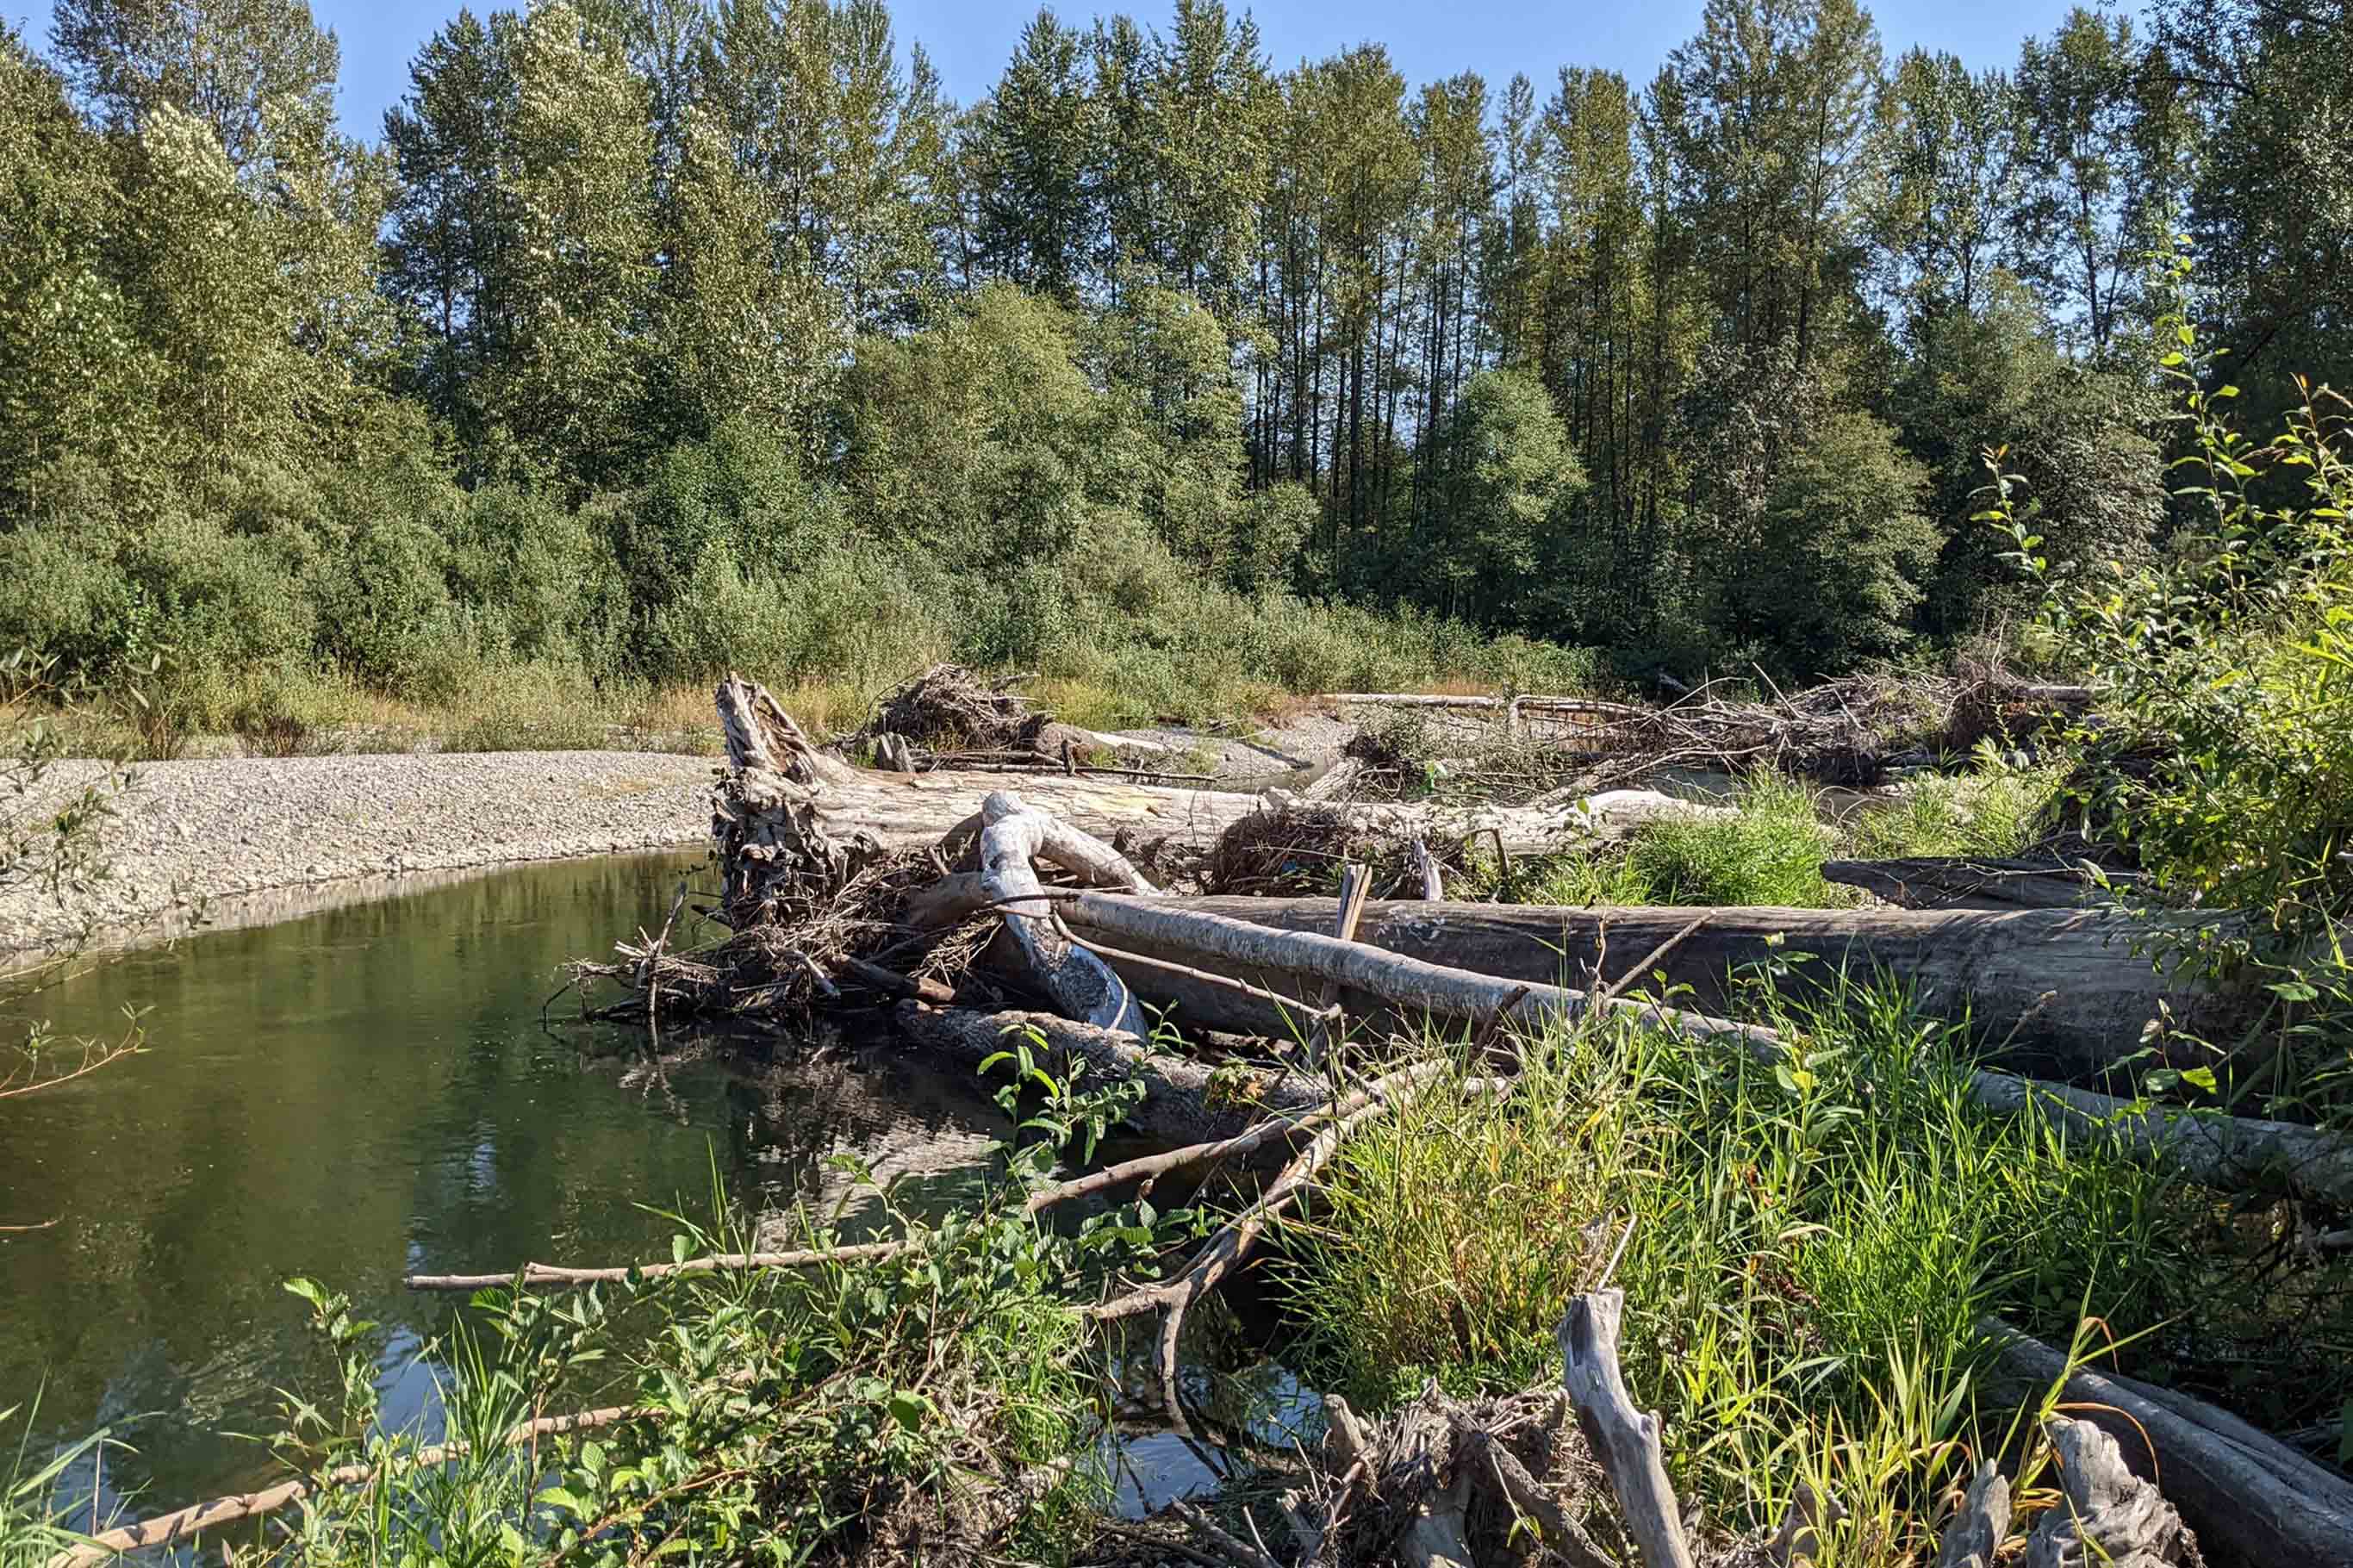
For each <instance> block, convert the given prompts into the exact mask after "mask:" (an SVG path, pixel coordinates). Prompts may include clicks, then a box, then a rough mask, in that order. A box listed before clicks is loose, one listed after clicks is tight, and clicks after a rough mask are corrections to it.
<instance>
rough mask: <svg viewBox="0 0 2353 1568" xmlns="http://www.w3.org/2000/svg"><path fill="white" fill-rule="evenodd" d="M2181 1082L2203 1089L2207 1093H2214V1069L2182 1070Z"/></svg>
mask: <svg viewBox="0 0 2353 1568" xmlns="http://www.w3.org/2000/svg"><path fill="white" fill-rule="evenodd" d="M2181 1081H2182V1082H2184V1083H2186V1084H2189V1085H2191V1086H2193V1087H2194V1088H2198V1089H2204V1090H2205V1091H2206V1092H2207V1093H2209V1094H2211V1093H2213V1092H2214V1069H2213V1068H2183V1069H2182V1073H2181Z"/></svg>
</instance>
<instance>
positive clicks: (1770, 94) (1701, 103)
mask: <svg viewBox="0 0 2353 1568" xmlns="http://www.w3.org/2000/svg"><path fill="white" fill-rule="evenodd" d="M1668 68H1669V70H1671V71H1672V73H1673V75H1674V78H1675V82H1676V88H1677V99H1676V105H1675V112H1674V113H1673V114H1672V116H1670V117H1669V118H1668V119H1667V121H1666V125H1667V131H1668V134H1669V135H1671V136H1672V137H1673V138H1674V140H1675V142H1676V158H1677V162H1678V163H1679V164H1680V165H1681V167H1682V168H1683V171H1684V173H1685V177H1686V178H1687V179H1688V180H1689V182H1690V184H1689V186H1688V188H1687V190H1686V191H1685V193H1684V194H1683V196H1682V198H1681V202H1682V205H1683V207H1684V208H1685V210H1686V212H1687V215H1688V218H1687V221H1688V222H1689V223H1690V225H1691V229H1692V243H1693V245H1694V251H1695V255H1694V260H1695V263H1696V265H1697V267H1698V268H1699V269H1700V272H1701V275H1702V276H1703V277H1704V279H1706V287H1707V289H1708V291H1709V293H1710V295H1711V296H1712V298H1713V300H1714V302H1715V310H1716V314H1717V318H1718V320H1719V321H1720V322H1721V323H1722V329H1721V330H1722V331H1725V333H1727V334H1728V335H1729V337H1730V339H1731V341H1732V342H1736V343H1738V344H1740V345H1741V346H1743V347H1744V348H1747V349H1752V350H1753V349H1760V348H1765V347H1768V346H1771V345H1774V344H1778V343H1780V342H1788V343H1789V344H1791V345H1792V346H1793V347H1794V349H1795V352H1796V353H1797V357H1798V360H1799V363H1800V364H1803V363H1806V362H1807V361H1808V360H1809V359H1810V358H1811V357H1812V355H1813V354H1814V353H1815V352H1816V351H1817V349H1819V348H1820V347H1821V346H1822V344H1823V343H1824V342H1828V341H1830V340H1831V338H1832V337H1833V336H1834V335H1835V334H1836V332H1838V331H1841V330H1843V329H1845V328H1847V327H1848V326H1850V325H1851V324H1852V320H1853V318H1854V315H1855V314H1856V312H1855V310H1854V307H1855V304H1856V289H1857V285H1858V282H1859V273H1860V271H1861V268H1862V260H1863V254H1862V247H1861V246H1860V245H1859V244H1858V243H1857V237H1858V236H1857V229H1858V227H1859V224H1860V219H1861V216H1862V212H1861V205H1860V203H1859V202H1858V200H1857V197H1858V194H1859V193H1860V191H1861V190H1862V184H1863V182H1864V181H1865V179H1866V178H1867V177H1868V176H1869V174H1870V173H1871V162H1870V159H1869V157H1868V155H1867V154H1868V150H1869V149H1868V142H1869V136H1868V132H1869V130H1870V123H1871V108H1872V104H1873V100H1874V98H1875V96H1876V94H1877V91H1878V87H1879V80H1880V70H1881V58H1880V49H1879V39H1878V35H1877V33H1876V31H1875V30H1874V28H1873V26H1872V21H1871V16H1870V13H1868V12H1867V11H1864V10H1862V8H1861V7H1860V6H1859V5H1856V4H1854V0H1708V5H1707V7H1706V10H1705V12H1704V15H1703V17H1702V21H1701V26H1700V34H1699V36H1698V37H1696V38H1694V39H1693V40H1691V41H1690V42H1689V43H1686V44H1684V45H1683V46H1682V47H1678V48H1677V49H1676V50H1675V51H1674V52H1673V54H1672V56H1671V57H1670V58H1669V66H1668Z"/></svg>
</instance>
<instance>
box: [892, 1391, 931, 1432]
mask: <svg viewBox="0 0 2353 1568" xmlns="http://www.w3.org/2000/svg"><path fill="white" fill-rule="evenodd" d="M886 1408H888V1409H889V1410H890V1412H891V1418H892V1420H894V1421H896V1422H898V1423H899V1425H900V1426H903V1427H905V1428H906V1429H907V1430H908V1431H910V1432H914V1431H920V1430H921V1429H922V1427H923V1423H924V1422H925V1421H927V1420H929V1419H930V1418H931V1416H932V1414H933V1410H932V1402H931V1401H930V1400H929V1399H927V1398H925V1397H924V1396H923V1394H918V1393H916V1392H915V1391H914V1390H913V1389H907V1388H902V1389H898V1390H895V1391H894V1392H893V1393H892V1395H891V1398H890V1400H889V1402H888V1404H887V1406H886Z"/></svg>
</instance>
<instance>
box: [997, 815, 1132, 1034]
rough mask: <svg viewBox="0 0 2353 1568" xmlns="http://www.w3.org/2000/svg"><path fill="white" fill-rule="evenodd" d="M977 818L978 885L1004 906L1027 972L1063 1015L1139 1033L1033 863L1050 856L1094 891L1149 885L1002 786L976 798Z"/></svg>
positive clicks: (1115, 983) (1104, 849) (1101, 847)
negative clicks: (1065, 926)
mask: <svg viewBox="0 0 2353 1568" xmlns="http://www.w3.org/2000/svg"><path fill="white" fill-rule="evenodd" d="M980 819H981V832H980V890H981V892H982V893H983V894H984V895H985V896H986V897H987V899H988V900H989V901H990V902H991V903H993V904H997V905H998V906H1000V907H1002V908H1003V910H1004V919H1005V929H1006V931H1007V932H1008V934H1009V935H1010V936H1011V937H1012V939H1013V942H1014V946H1015V947H1016V948H1017V949H1018V951H1019V952H1020V954H1021V957H1022V960H1023V965H1024V967H1025V969H1026V970H1027V971H1028V976H1027V977H1028V978H1029V980H1031V981H1032V982H1033V983H1034V984H1037V985H1039V987H1040V988H1041V989H1043V990H1044V991H1045V993H1046V994H1048V995H1049V996H1051V997H1052V998H1053V999H1054V1005H1056V1006H1057V1007H1060V1009H1061V1011H1062V1013H1063V1015H1064V1016H1066V1017H1071V1018H1075V1019H1078V1020H1080V1021H1081V1022H1083V1023H1088V1024H1093V1025H1097V1026H1101V1027H1103V1028H1106V1029H1124V1030H1126V1031H1127V1032H1128V1033H1130V1034H1135V1035H1141V1034H1143V1033H1144V1032H1145V1018H1144V1015H1143V1012H1142V1010H1141V1009H1139V1008H1138V1007H1137V1006H1136V1004H1135V999H1134V996H1133V995H1132V994H1130V993H1129V991H1128V989H1127V986H1126V984H1125V983H1124V982H1123V981H1122V980H1121V979H1120V978H1119V976H1118V975H1117V974H1116V973H1113V971H1112V969H1111V968H1110V966H1109V965H1107V964H1106V963H1104V962H1103V960H1102V959H1100V958H1098V957H1096V956H1095V955H1094V954H1093V953H1092V952H1088V951H1087V950H1086V949H1085V948H1084V947H1083V946H1081V945H1080V944H1079V943H1077V942H1072V941H1071V940H1070V937H1069V935H1068V934H1067V933H1066V932H1065V931H1063V930H1062V928H1061V927H1060V925H1059V924H1058V923H1057V922H1056V921H1055V920H1054V919H1053V911H1052V906H1051V904H1050V903H1049V902H1048V901H1047V900H1046V898H1045V889H1044V887H1043V886H1042V885H1040V884H1039V880H1038V873H1037V870H1036V868H1035V867H1034V866H1033V865H1032V862H1033V861H1038V860H1046V861H1050V862H1051V863H1052V864H1054V865H1057V866H1060V867H1061V868H1063V869H1064V870H1066V871H1069V872H1071V873H1072V874H1074V875H1076V876H1077V877H1078V878H1079V879H1081V880H1082V881H1084V882H1087V883H1088V884H1090V885H1092V886H1094V887H1098V888H1124V889H1128V890H1130V891H1133V892H1138V893H1150V892H1153V891H1155V889H1154V888H1153V886H1152V884H1151V883H1150V882H1148V881H1146V880H1145V878H1144V874H1143V873H1142V872H1140V871H1138V870H1137V869H1136V868H1134V866H1133V865H1131V864H1129V863H1128V860H1127V858H1126V857H1125V856H1124V855H1122V854H1120V853H1119V851H1117V850H1115V849H1113V847H1111V846H1110V845H1108V844H1105V843H1103V841H1102V840H1101V839H1099V838H1096V837H1093V836H1092V835H1091V834H1087V833H1083V832H1081V831H1080V830H1079V829H1077V828H1074V827H1071V826H1068V825H1067V824H1064V823H1062V822H1060V821H1058V820H1057V819H1056V818H1054V817H1053V816H1050V815H1049V814H1047V813H1045V812H1042V811H1036V810H1033V809H1031V808H1030V807H1029V806H1028V805H1025V804H1024V803H1023V802H1022V799H1021V797H1020V796H1019V795H1013V794H1010V793H1008V791H1005V790H996V791H992V792H991V793H990V794H989V795H988V797H987V799H986V800H984V801H982V802H981V806H980Z"/></svg>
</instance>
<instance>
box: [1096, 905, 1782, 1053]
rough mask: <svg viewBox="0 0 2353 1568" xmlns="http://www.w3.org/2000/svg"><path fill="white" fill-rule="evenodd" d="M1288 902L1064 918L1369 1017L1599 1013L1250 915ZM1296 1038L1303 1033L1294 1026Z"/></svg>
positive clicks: (1224, 1004)
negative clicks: (1354, 1000)
mask: <svg viewBox="0 0 2353 1568" xmlns="http://www.w3.org/2000/svg"><path fill="white" fill-rule="evenodd" d="M1273 901H1278V900H1250V899H1245V900H1208V899H1186V900H1178V899H1126V898H1118V897H1114V896H1112V895H1108V894H1102V893H1087V892H1081V893H1076V894H1073V895H1071V896H1070V897H1068V898H1067V899H1065V900H1062V901H1061V902H1060V906H1059V913H1060V916H1061V918H1062V919H1063V920H1064V921H1067V922H1068V923H1069V924H1070V925H1071V928H1072V929H1073V930H1074V931H1078V932H1079V934H1080V935H1081V936H1082V937H1084V936H1089V935H1091V934H1092V933H1094V932H1098V931H1100V932H1103V934H1104V935H1105V936H1106V937H1107V938H1108V940H1110V941H1111V942H1115V943H1116V944H1118V945H1119V946H1122V947H1125V948H1128V949H1130V950H1132V951H1137V952H1145V953H1148V954H1151V955H1153V956H1155V957H1158V956H1163V955H1165V954H1166V953H1168V952H1175V951H1183V952H1190V953H1193V954H1195V955H1197V957H1196V962H1197V963H1201V964H1203V965H1205V966H1215V967H1218V968H1219V969H1221V970H1223V971H1224V972H1226V973H1242V974H1247V975H1250V976H1251V977H1252V978H1253V979H1261V977H1263V979H1264V980H1266V981H1271V980H1274V979H1276V978H1278V977H1279V978H1280V981H1281V984H1280V985H1279V986H1278V985H1270V987H1269V988H1271V989H1281V990H1283V991H1293V990H1294V989H1297V990H1299V991H1301V992H1303V990H1304V987H1306V986H1308V985H1311V984H1312V985H1318V986H1320V985H1321V984H1323V983H1324V982H1328V981H1337V982H1339V984H1341V985H1342V987H1343V988H1344V991H1353V992H1355V993H1356V994H1359V995H1361V996H1364V997H1366V998H1369V999H1370V1002H1371V1005H1370V1006H1369V1007H1367V1008H1366V1011H1368V1012H1370V1011H1376V1010H1378V1011H1386V1012H1388V1013H1390V1014H1395V1015H1405V1016H1425V1017H1433V1018H1442V1019H1455V1020H1461V1021H1466V1022H1469V1023H1472V1024H1480V1025H1483V1024H1486V1023H1489V1022H1490V1021H1492V1020H1495V1019H1498V1018H1502V1019H1505V1020H1514V1021H1518V1022H1522V1023H1525V1024H1527V1025H1529V1026H1543V1025H1544V1024H1546V1023H1547V1022H1551V1021H1560V1022H1566V1023H1572V1024H1573V1023H1576V1022H1577V1021H1578V1020H1579V1019H1581V1018H1583V1017H1584V1016H1586V1015H1587V1013H1588V1011H1589V1010H1590V1008H1591V1006H1592V1005H1593V999H1592V998H1591V997H1590V996H1588V994H1586V993H1585V992H1582V991H1578V990H1575V989H1572V988H1570V987H1567V986H1564V985H1554V984H1542V983H1537V982H1534V981H1525V980H1521V981H1515V980H1514V979H1512V978H1499V977H1497V976H1495V975H1493V974H1491V973H1479V972H1475V971H1472V970H1469V969H1461V968H1455V967H1452V966H1451V965H1448V964H1440V963H1429V962H1427V961H1425V960H1422V959H1419V958H1415V957H1412V956H1409V955H1407V954H1403V953H1399V952H1395V951H1394V950H1385V949H1384V948H1383V947H1380V946H1374V945H1370V944H1369V943H1368V942H1367V940H1366V937H1365V935H1364V933H1363V932H1361V931H1360V932H1359V933H1358V936H1357V940H1356V941H1354V942H1342V941H1340V940H1338V939H1337V938H1335V937H1331V936H1326V935H1324V934H1323V933H1322V932H1321V931H1312V930H1311V931H1300V930H1290V929H1283V928H1277V927H1273V926H1270V925H1261V924H1259V923H1256V922H1254V921H1251V920H1250V919H1248V918H1246V916H1247V910H1248V906H1250V905H1254V904H1257V903H1261V902H1273ZM1279 901H1281V902H1283V903H1289V904H1298V903H1311V902H1312V903H1317V904H1321V905H1323V906H1324V910H1323V916H1324V919H1323V921H1320V922H1318V923H1319V924H1322V923H1325V922H1329V921H1332V920H1333V919H1335V907H1334V900H1328V899H1325V900H1279ZM1212 904H1219V905H1224V906H1228V907H1230V906H1233V905H1235V904H1240V905H1241V906H1243V908H1244V918H1236V916H1234V915H1229V914H1225V913H1222V912H1213V911H1212V910H1210V909H1209V908H1208V906H1209V905H1212ZM1416 907H1418V908H1424V909H1428V908H1441V909H1443V908H1452V907H1453V906H1450V905H1438V906H1431V905H1419V906H1416ZM1114 967H1116V962H1115V961H1114ZM1135 973H1137V974H1138V975H1142V974H1144V973H1145V972H1143V971H1137V972H1135ZM1130 984H1143V985H1145V986H1146V987H1148V989H1146V991H1145V994H1154V993H1155V991H1165V992H1172V993H1174V992H1177V991H1179V990H1180V987H1179V986H1178V985H1177V984H1176V983H1175V982H1173V981H1171V980H1169V979H1168V977H1165V976H1162V977H1156V978H1153V979H1144V980H1131V981H1130ZM1182 994H1184V995H1186V996H1187V998H1188V999H1191V1000H1194V1001H1196V1002H1198V1001H1199V999H1201V998H1203V997H1207V996H1211V995H1216V996H1217V998H1218V1001H1217V1004H1216V1005H1217V1007H1218V1009H1219V1011H1222V1012H1224V1013H1226V1014H1227V1015H1228V1016H1232V1015H1234V1014H1237V1013H1241V1014H1248V1015H1249V1016H1250V1020H1251V1021H1250V1023H1245V1024H1244V1025H1243V1026H1242V1027H1241V1028H1240V1030H1238V1031H1237V1032H1240V1033H1252V1032H1257V1033H1265V1032H1269V1031H1268V1030H1266V1029H1265V1028H1264V1027H1262V1026H1263V1025H1264V1024H1265V1023H1267V1022H1268V1021H1269V1020H1267V1019H1266V1018H1265V1017H1264V1016H1263V1004H1260V1003H1258V1002H1256V1001H1254V1000H1253V999H1251V998H1248V997H1240V996H1237V995H1235V994H1232V993H1230V992H1227V993H1212V992H1211V991H1209V990H1208V988H1204V987H1195V988H1182ZM1344 1005H1345V1004H1344ZM1608 1005H1609V1006H1610V1007H1611V1008H1612V1009H1613V1010H1614V1011H1619V1012H1623V1013H1625V1014H1627V1015H1628V1016H1640V1017H1641V1018H1644V1019H1647V1020H1650V1021H1651V1022H1654V1023H1657V1024H1659V1025H1660V1026H1663V1027H1666V1028H1669V1029H1672V1030H1675V1031H1678V1032H1680V1033H1683V1034H1686V1035H1689V1036H1692V1037H1695V1038H1710V1039H1716V1038H1732V1039H1738V1040H1745V1041H1748V1042H1750V1043H1751V1044H1754V1045H1757V1046H1760V1047H1761V1046H1768V1045H1772V1044H1774V1043H1776V1040H1775V1037H1774V1035H1773V1034H1772V1032H1771V1031H1770V1030H1767V1029H1759V1028H1757V1027H1755V1026H1749V1025H1745V1024H1736V1023H1731V1022H1728V1021H1727V1020H1725V1019H1722V1018H1716V1017H1710V1016H1703V1015H1700V1014H1695V1013H1689V1012H1684V1011H1683V1010H1681V1009H1678V1008H1672V1007H1666V1006H1662V1005H1658V1004H1655V1003H1647V1002H1636V1001H1621V1002H1615V1003H1610V1004H1608ZM1208 1010H1209V1009H1208V1008H1207V1007H1197V1009H1196V1011H1195V1012H1194V1014H1193V1016H1191V1018H1190V1019H1189V1021H1190V1022H1193V1023H1197V1024H1203V1025H1207V1026H1213V1027H1215V1026H1219V1024H1218V1023H1217V1021H1216V1020H1215V1019H1212V1018H1208V1017H1205V1016H1202V1014H1203V1013H1204V1012H1207V1011H1208ZM1303 1010H1304V1009H1303ZM1349 1010H1350V1011H1351V1012H1356V1009H1355V1008H1350V1009H1349ZM1254 1026H1258V1027H1254ZM1293 1032H1294V1033H1297V1032H1299V1031H1298V1030H1297V1029H1296V1028H1295V1027H1294V1029H1293Z"/></svg>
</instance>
